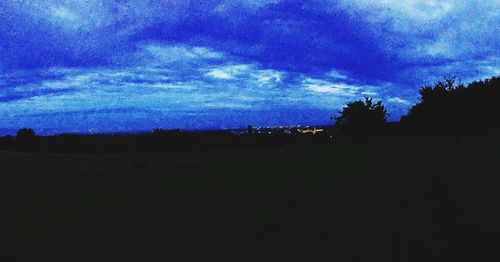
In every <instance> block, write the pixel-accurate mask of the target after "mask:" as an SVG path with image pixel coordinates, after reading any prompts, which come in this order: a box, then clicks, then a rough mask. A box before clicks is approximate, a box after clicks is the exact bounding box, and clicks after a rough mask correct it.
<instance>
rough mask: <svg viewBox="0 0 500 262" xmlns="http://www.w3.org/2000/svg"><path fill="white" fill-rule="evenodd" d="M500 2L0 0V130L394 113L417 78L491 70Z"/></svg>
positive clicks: (483, 74)
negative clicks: (359, 104) (377, 104)
mask: <svg viewBox="0 0 500 262" xmlns="http://www.w3.org/2000/svg"><path fill="white" fill-rule="evenodd" d="M499 14H500V1H498V0H482V1H466V0H440V1H437V0H358V1H352V0H350V1H349V0H335V1H334V0H309V1H300V0H204V1H201V0H120V1H118V0H3V1H1V2H0V134H13V133H15V131H16V130H17V129H19V128H22V127H30V128H33V129H35V131H36V132H37V133H39V134H57V133H66V132H73V133H109V132H138V131H149V130H152V129H153V128H164V129H175V128H181V129H219V128H239V127H245V126H247V125H249V124H251V125H253V126H285V125H299V124H300V125H320V124H331V120H330V117H331V116H335V115H337V114H338V112H339V110H340V109H341V108H342V107H343V106H344V105H345V104H346V103H347V102H349V101H353V100H357V99H360V98H363V97H365V96H369V97H373V98H374V99H375V100H382V101H383V103H384V105H385V106H386V107H387V108H388V111H389V114H390V116H389V118H390V119H391V120H398V119H399V117H400V116H401V115H402V114H405V113H406V112H407V110H408V108H409V107H411V105H413V104H415V103H416V102H417V101H418V99H419V97H418V90H419V88H420V87H421V86H423V85H425V84H428V83H432V82H435V81H437V80H441V79H442V78H443V77H445V76H456V77H457V78H458V79H460V80H461V81H462V82H464V83H467V82H470V81H472V80H476V79H484V78H489V77H492V76H496V75H500V56H499V54H500V52H499V51H500V50H499V49H500V44H499V43H500V32H499V31H500V15H499Z"/></svg>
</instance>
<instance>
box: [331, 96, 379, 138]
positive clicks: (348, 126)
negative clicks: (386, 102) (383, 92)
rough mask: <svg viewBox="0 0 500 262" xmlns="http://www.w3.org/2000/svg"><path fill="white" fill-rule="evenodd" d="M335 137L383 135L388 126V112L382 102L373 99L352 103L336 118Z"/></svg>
mask: <svg viewBox="0 0 500 262" xmlns="http://www.w3.org/2000/svg"><path fill="white" fill-rule="evenodd" d="M334 120H335V125H334V135H335V136H367V137H369V136H376V135H380V134H382V132H383V131H384V129H385V127H386V124H387V110H386V109H385V107H384V106H383V105H382V101H379V102H377V103H374V102H373V99H372V98H368V97H365V100H364V101H363V100H357V101H354V102H350V103H348V104H347V106H346V107H344V108H343V109H342V111H340V115H339V116H337V117H335V118H334Z"/></svg>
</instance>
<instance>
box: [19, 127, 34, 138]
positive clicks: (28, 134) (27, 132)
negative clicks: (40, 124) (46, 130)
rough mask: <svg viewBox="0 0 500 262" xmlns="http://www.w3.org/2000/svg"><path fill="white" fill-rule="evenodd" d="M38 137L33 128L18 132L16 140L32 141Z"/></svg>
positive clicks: (22, 129)
mask: <svg viewBox="0 0 500 262" xmlns="http://www.w3.org/2000/svg"><path fill="white" fill-rule="evenodd" d="M35 137H36V134H35V131H33V129H31V128H21V129H19V131H17V135H16V138H17V139H20V140H30V139H33V138H35Z"/></svg>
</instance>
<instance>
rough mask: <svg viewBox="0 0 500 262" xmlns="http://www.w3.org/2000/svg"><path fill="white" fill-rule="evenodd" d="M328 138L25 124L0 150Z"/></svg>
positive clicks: (104, 149)
mask: <svg viewBox="0 0 500 262" xmlns="http://www.w3.org/2000/svg"><path fill="white" fill-rule="evenodd" d="M326 140H327V137H326V134H323V135H284V134H283V133H271V134H268V133H266V134H257V133H242V134H233V133H231V132H228V131H203V132H186V131H182V130H160V129H157V130H154V131H153V132H151V133H142V134H124V135H110V134H108V135H106V134H101V135H74V134H62V135H58V136H36V135H35V132H34V131H33V130H31V129H26V128H23V129H21V130H19V131H18V133H17V135H16V137H3V138H0V150H8V151H28V152H61V153H67V152H80V153H97V152H100V153H113V152H163V151H183V150H226V149H243V148H258V147H273V146H283V145H301V144H310V143H323V142H325V141H326Z"/></svg>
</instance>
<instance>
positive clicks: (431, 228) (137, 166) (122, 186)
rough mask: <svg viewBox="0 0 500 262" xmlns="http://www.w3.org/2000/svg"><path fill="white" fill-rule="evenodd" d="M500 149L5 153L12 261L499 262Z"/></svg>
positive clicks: (434, 145) (492, 142)
mask: <svg viewBox="0 0 500 262" xmlns="http://www.w3.org/2000/svg"><path fill="white" fill-rule="evenodd" d="M499 170H500V140H499V139H447V140H443V139H434V140H427V139H425V138H421V139H420V140H419V141H415V140H413V142H411V143H410V142H405V140H404V139H392V140H387V141H378V142H367V141H365V142H357V143H355V142H351V143H344V144H336V145H333V144H332V145H306V146H295V147H285V146H282V147H276V148H270V149H247V150H227V151H223V150H221V151H186V152H166V153H123V154H47V153H33V154H30V153H11V152H3V153H0V172H1V173H2V177H0V194H1V196H0V203H1V215H0V239H1V242H0V247H1V252H0V261H95V260H107V261H124V260H134V261H200V260H203V261H273V262H277V261H498V259H499V258H500V256H499V254H500V250H499V247H500V238H499V237H500V177H499V175H500V171H499Z"/></svg>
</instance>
